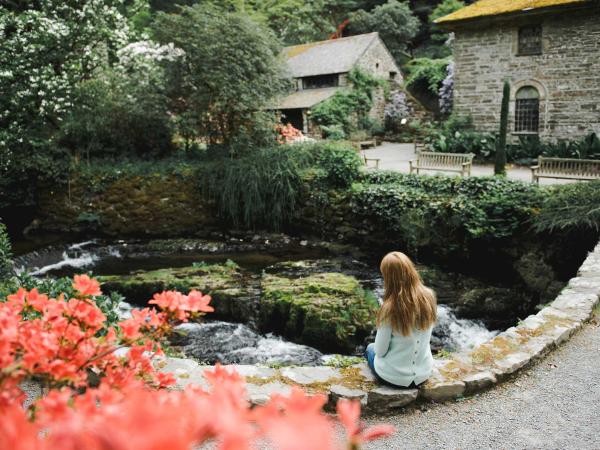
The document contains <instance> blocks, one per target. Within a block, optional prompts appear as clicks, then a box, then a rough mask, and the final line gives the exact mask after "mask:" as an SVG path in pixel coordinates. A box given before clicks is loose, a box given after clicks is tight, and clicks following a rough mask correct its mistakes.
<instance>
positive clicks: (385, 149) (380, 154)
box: [364, 142, 570, 184]
mask: <svg viewBox="0 0 600 450" xmlns="http://www.w3.org/2000/svg"><path fill="white" fill-rule="evenodd" d="M364 153H365V155H366V156H367V158H378V159H380V162H379V168H380V169H383V170H395V171H398V172H402V173H409V172H410V167H409V164H408V162H409V161H410V160H411V159H417V155H416V154H415V146H414V144H396V143H393V142H384V143H383V144H382V145H380V146H378V147H375V148H372V149H369V150H364ZM420 173H421V174H429V175H435V171H432V170H427V171H421V172H420ZM441 173H443V174H444V175H451V176H456V175H457V174H455V173H452V172H441ZM490 175H494V166H493V165H492V164H473V169H472V171H471V176H480V177H481V176H490ZM507 176H508V178H509V179H511V180H520V181H524V182H527V183H531V170H530V169H529V167H522V166H513V165H509V166H507ZM569 182H570V181H569V180H557V179H551V178H550V179H549V178H542V179H541V180H540V184H563V183H569Z"/></svg>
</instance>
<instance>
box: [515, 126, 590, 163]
mask: <svg viewBox="0 0 600 450" xmlns="http://www.w3.org/2000/svg"><path fill="white" fill-rule="evenodd" d="M508 156H509V158H510V159H511V160H512V161H515V162H518V163H522V164H531V163H532V162H533V160H534V159H536V158H537V157H538V156H546V157H549V158H576V159H600V139H599V138H598V136H597V135H596V134H595V133H590V134H588V135H587V136H586V137H584V138H583V139H580V140H578V141H559V142H540V138H539V136H520V137H519V143H518V144H514V145H511V146H509V149H508Z"/></svg>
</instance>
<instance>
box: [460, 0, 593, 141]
mask: <svg viewBox="0 0 600 450" xmlns="http://www.w3.org/2000/svg"><path fill="white" fill-rule="evenodd" d="M527 23H541V25H542V29H543V32H542V35H543V45H542V48H543V50H542V54H541V55H535V56H518V55H517V41H518V29H519V27H520V26H522V25H524V24H527ZM455 36H456V38H455V41H454V58H455V61H456V74H455V90H454V96H455V97H454V111H455V112H456V113H458V114H468V115H471V116H472V118H473V121H474V124H475V126H476V128H477V129H479V130H480V131H487V132H497V131H498V129H499V121H500V108H501V101H502V87H503V82H504V80H505V79H507V78H508V79H509V80H510V81H511V85H512V89H511V91H512V92H511V97H512V98H511V103H510V116H509V131H511V132H512V136H513V138H512V139H513V140H516V136H517V135H516V134H515V133H514V109H515V101H514V96H515V92H516V91H517V89H518V88H519V87H521V86H524V85H533V86H535V87H537V88H538V90H539V91H540V95H541V100H540V133H539V135H540V137H541V138H542V139H543V140H547V141H556V140H572V139H575V138H579V137H582V136H585V135H587V134H588V133H590V132H592V131H594V132H596V133H598V134H600V8H595V9H593V10H586V11H582V12H574V11H568V12H564V13H562V14H554V15H547V16H541V17H537V18H535V19H534V18H531V19H519V20H516V19H512V20H511V21H503V22H495V23H494V22H490V23H487V24H485V23H482V24H480V25H479V26H476V25H470V26H469V28H466V27H465V28H464V29H458V30H456V33H455Z"/></svg>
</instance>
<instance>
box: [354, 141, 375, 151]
mask: <svg viewBox="0 0 600 450" xmlns="http://www.w3.org/2000/svg"><path fill="white" fill-rule="evenodd" d="M358 145H359V146H360V149H361V150H363V149H366V148H373V147H377V141H375V139H369V140H367V141H360V142H359V143H358Z"/></svg>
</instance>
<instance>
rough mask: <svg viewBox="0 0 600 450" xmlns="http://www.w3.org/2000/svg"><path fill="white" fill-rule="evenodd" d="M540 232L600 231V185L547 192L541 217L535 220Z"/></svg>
mask: <svg viewBox="0 0 600 450" xmlns="http://www.w3.org/2000/svg"><path fill="white" fill-rule="evenodd" d="M533 225H534V228H535V229H536V230H537V231H540V232H542V231H557V230H565V229H575V230H579V231H590V230H592V231H595V232H598V231H599V230H600V181H598V180H595V181H590V182H583V183H574V184H568V185H560V186H553V187H550V188H547V195H546V196H545V198H544V202H543V203H542V206H541V209H540V213H539V215H538V216H536V217H535V218H534V220H533Z"/></svg>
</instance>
